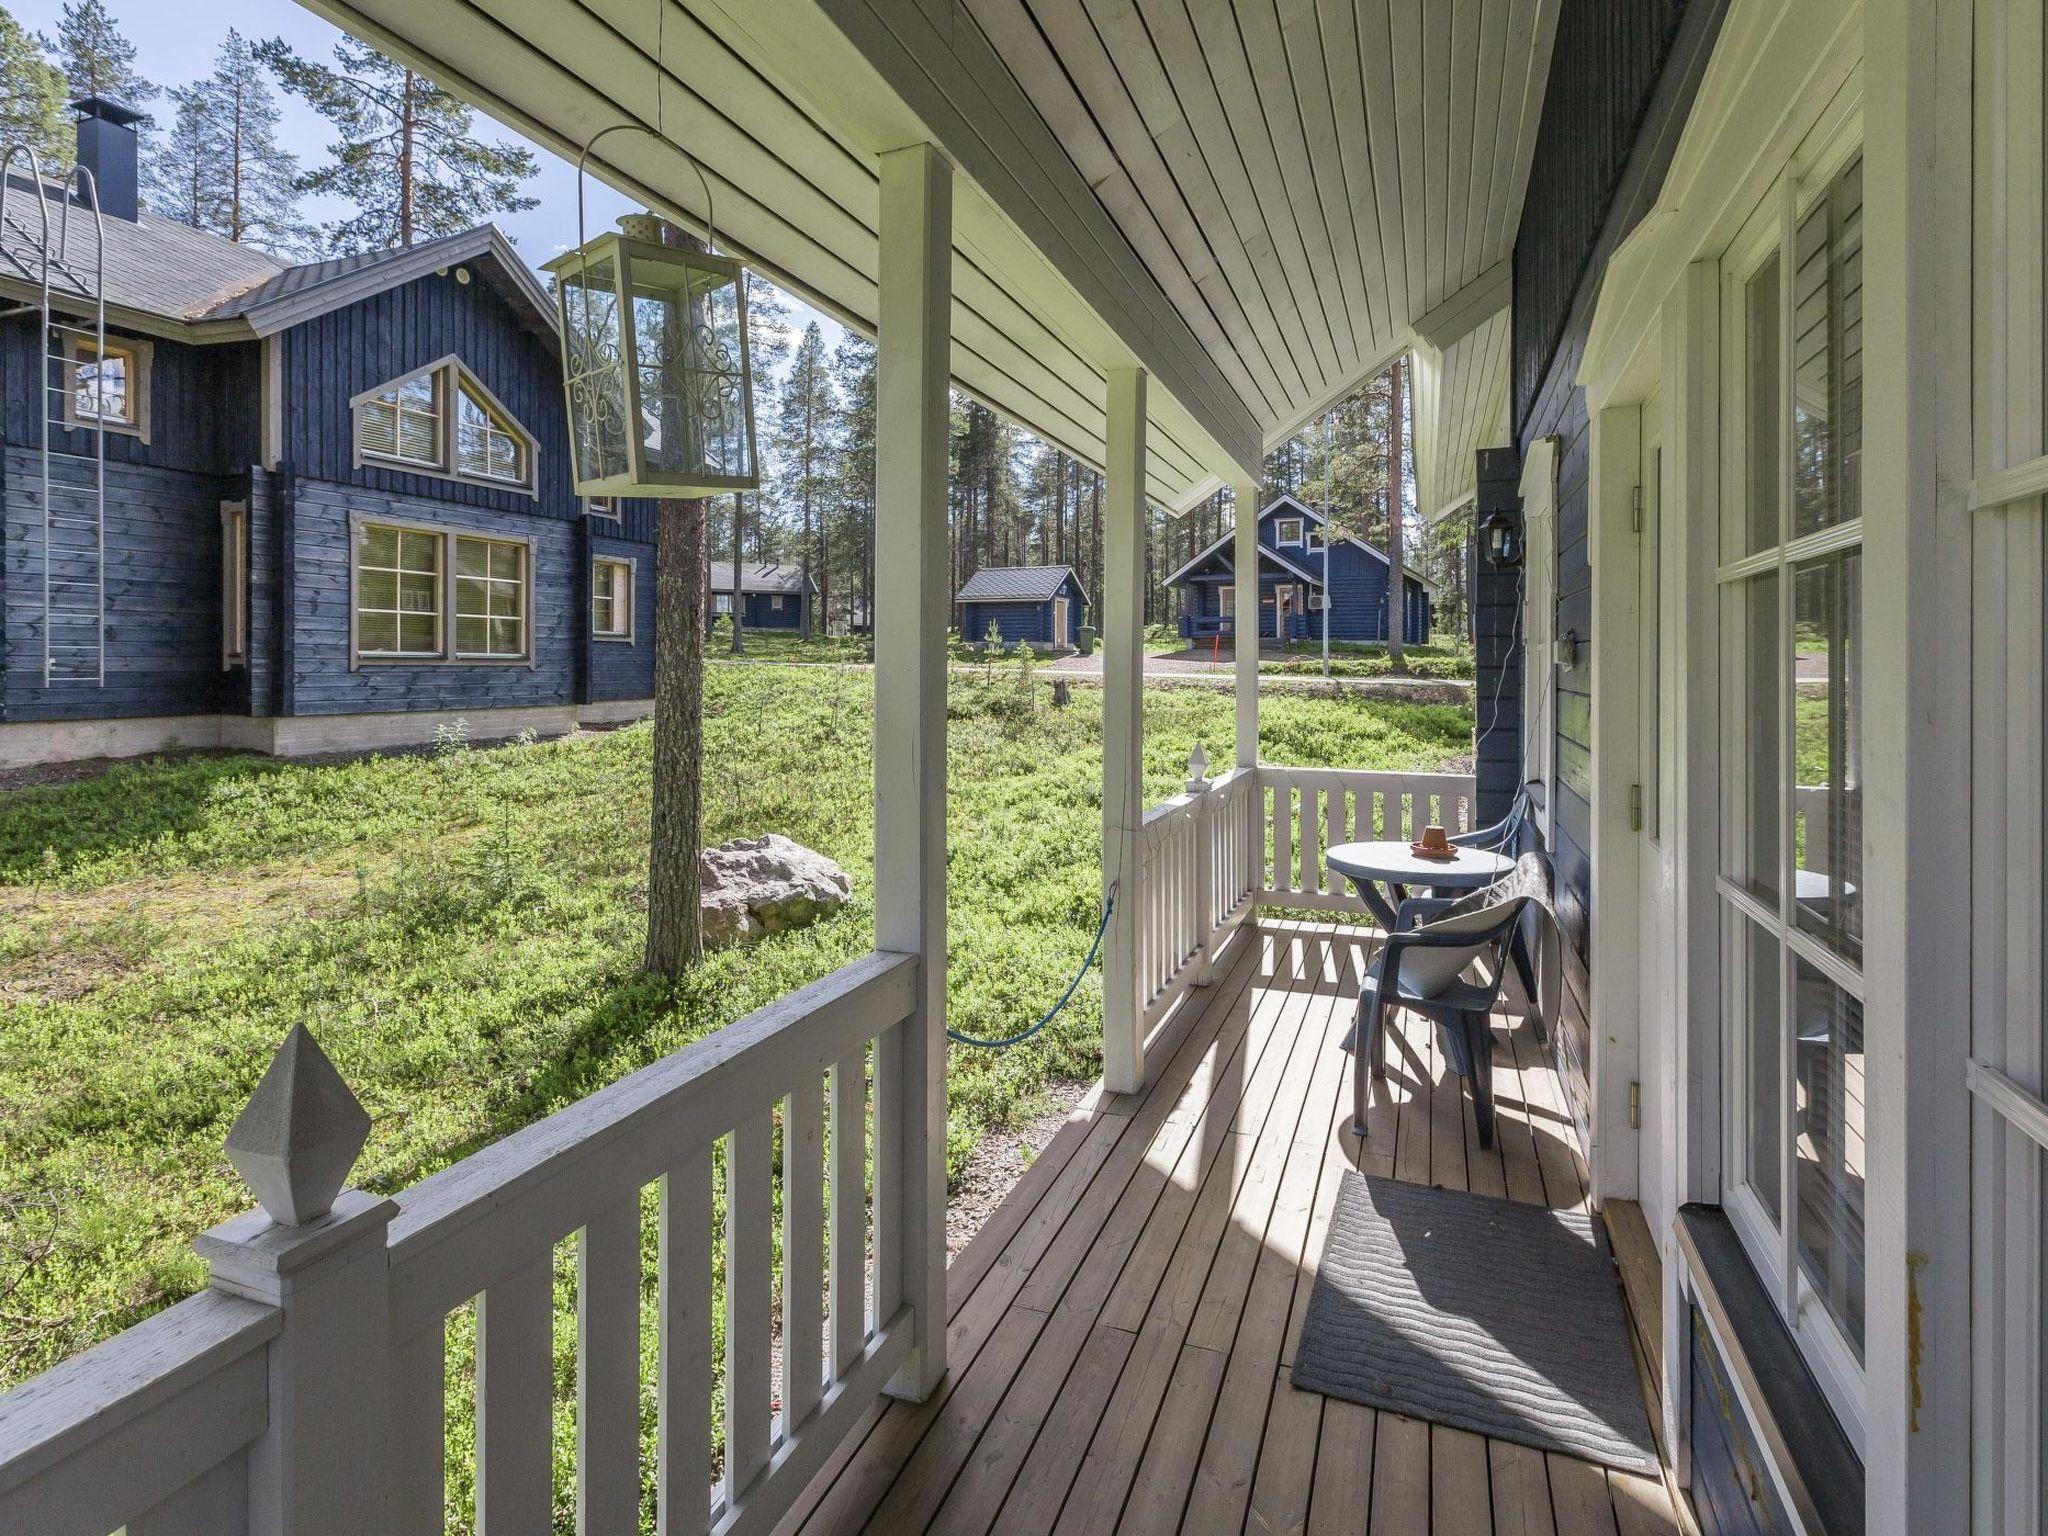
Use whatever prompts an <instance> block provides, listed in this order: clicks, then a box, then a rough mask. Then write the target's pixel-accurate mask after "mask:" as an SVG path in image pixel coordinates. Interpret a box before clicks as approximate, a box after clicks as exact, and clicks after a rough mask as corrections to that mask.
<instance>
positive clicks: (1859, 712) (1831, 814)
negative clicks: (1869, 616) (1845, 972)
mask: <svg viewBox="0 0 2048 1536" xmlns="http://www.w3.org/2000/svg"><path fill="white" fill-rule="evenodd" d="M1862 568H1863V558H1862V555H1861V554H1860V553H1859V552H1858V551H1856V550H1847V551H1844V552H1842V553H1840V554H1835V555H1830V556H1827V557H1826V558H1824V559H1821V560H1816V561H1814V562H1812V563H1811V564H1808V565H1802V566H1800V567H1798V568H1797V569H1796V570H1795V571H1794V573H1793V577H1792V592H1793V597H1792V605H1793V611H1792V625H1793V647H1794V666H1795V668H1796V671H1795V674H1794V685H1793V686H1794V690H1795V695H1796V697H1795V701H1794V704H1793V762H1792V769H1793V780H1794V786H1795V787H1794V788H1793V791H1792V806H1793V813H1794V822H1793V829H1792V839H1793V841H1792V853H1793V858H1794V862H1795V865H1796V868H1797V874H1796V877H1795V888H1794V891H1793V897H1794V906H1793V910H1794V912H1795V913H1796V914H1797V918H1798V923H1799V926H1800V927H1801V928H1803V929H1805V930H1806V931H1807V932H1808V933H1811V934H1812V935H1813V936H1814V937H1815V938H1817V939H1819V940H1820V941H1821V942H1822V943H1824V944H1826V945H1828V946H1829V947H1830V948H1832V949H1834V950H1836V951H1838V952H1839V953H1841V954H1842V955H1844V956H1846V957H1847V958H1849V959H1851V960H1860V959H1861V958H1862V954H1863V904H1862V889H1861V887H1862V884H1863V699H1862V692H1861V683H1862V678H1863V654H1862V652H1863V603H1862Z"/></svg>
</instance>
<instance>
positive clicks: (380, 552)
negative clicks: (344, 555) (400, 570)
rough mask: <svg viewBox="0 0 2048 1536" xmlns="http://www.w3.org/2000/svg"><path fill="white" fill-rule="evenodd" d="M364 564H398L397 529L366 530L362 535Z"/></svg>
mask: <svg viewBox="0 0 2048 1536" xmlns="http://www.w3.org/2000/svg"><path fill="white" fill-rule="evenodd" d="M360 538H361V541H362V551H363V564H365V565H382V566H387V567H389V566H395V565H397V564H398V530H397V529H396V528H365V529H363V531H362V533H361V535H360Z"/></svg>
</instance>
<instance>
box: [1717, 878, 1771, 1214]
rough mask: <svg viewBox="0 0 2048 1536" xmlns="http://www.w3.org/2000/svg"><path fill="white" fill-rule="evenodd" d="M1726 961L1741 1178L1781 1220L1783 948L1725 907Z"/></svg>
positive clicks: (1762, 931) (1746, 919) (1755, 926)
mask: <svg viewBox="0 0 2048 1536" xmlns="http://www.w3.org/2000/svg"><path fill="white" fill-rule="evenodd" d="M1724 911H1725V921H1726V923H1727V925H1728V929H1729V949H1730V955H1729V960H1730V962H1731V964H1732V966H1733V970H1732V973H1731V974H1732V977H1733V980H1734V982H1735V985H1734V986H1733V987H1731V988H1730V993H1729V995H1730V997H1731V998H1732V999H1733V1007H1734V1009H1735V1041H1736V1050H1737V1053H1738V1055H1739V1057H1740V1060H1739V1062H1738V1063H1737V1079H1736V1081H1737V1084H1738V1088H1737V1091H1738V1092H1739V1093H1740V1094H1741V1096H1742V1097H1741V1104H1740V1120H1741V1138H1742V1148H1743V1176H1742V1182H1743V1183H1744V1184H1746V1185H1748V1186H1749V1188H1750V1189H1751V1190H1752V1191H1753V1192H1754V1193H1755V1195H1756V1197H1757V1199H1758V1200H1760V1201H1762V1202H1763V1207H1764V1209H1765V1210H1767V1211H1768V1212H1770V1214H1771V1220H1772V1221H1774V1222H1779V1223H1782V1222H1783V1220H1784V1210H1783V1204H1784V1199H1783V1169H1784V1159H1783V1156H1782V1148H1783V1145H1784V1139H1785V1119H1784V1114H1783V1112H1782V1111H1781V1110H1780V1108H1779V1103H1780V1095H1779V1079H1780V1076H1781V1073H1782V1057H1783V1053H1782V1052H1781V1050H1780V1048H1779V1042H1780V1041H1781V1040H1782V1039H1783V1038H1784V1014H1783V1010H1782V1009H1781V1008H1780V1007H1779V991H1780V975H1779V969H1780V964H1781V956H1782V952H1781V951H1780V949H1779V947H1778V941H1777V939H1776V938H1775V937H1774V936H1773V935H1771V934H1769V933H1767V932H1765V931H1764V930H1763V929H1762V928H1759V927H1758V926H1757V925H1756V924H1755V923H1753V922H1751V921H1750V920H1749V919H1748V918H1746V917H1744V916H1743V915H1742V914H1741V913H1739V912H1737V911H1736V910H1735V909H1734V908H1732V907H1730V908H1726V909H1724Z"/></svg>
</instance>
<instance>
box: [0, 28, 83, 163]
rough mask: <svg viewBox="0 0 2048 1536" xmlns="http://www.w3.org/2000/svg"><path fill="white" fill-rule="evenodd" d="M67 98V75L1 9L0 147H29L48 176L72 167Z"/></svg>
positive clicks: (33, 39) (39, 45) (26, 32)
mask: <svg viewBox="0 0 2048 1536" xmlns="http://www.w3.org/2000/svg"><path fill="white" fill-rule="evenodd" d="M67 95H68V93H67V92H66V90H65V89H64V72H63V71H62V70H60V69H58V68H57V67H56V66H55V65H53V64H51V63H50V61H49V60H48V59H47V58H45V57H44V56H43V48H42V43H41V41H40V40H39V39H38V38H37V37H36V35H35V34H34V33H32V32H30V31H29V30H28V29H27V28H25V27H23V26H22V24H21V23H20V22H18V21H16V20H15V19H14V17H13V15H12V14H11V13H10V12H8V11H7V10H5V9H0V145H11V144H26V145H28V146H29V148H31V149H33V150H34V151H35V152H36V157H37V158H38V159H39V160H40V161H41V162H42V166H43V170H44V171H45V172H46V173H47V172H50V171H52V170H55V169H59V168H61V167H63V166H67V165H69V164H70V163H71V159H72V149H73V138H72V130H71V122H70V118H69V116H68V115H67V114H66V112H65V111H64V103H65V100H66V98H67Z"/></svg>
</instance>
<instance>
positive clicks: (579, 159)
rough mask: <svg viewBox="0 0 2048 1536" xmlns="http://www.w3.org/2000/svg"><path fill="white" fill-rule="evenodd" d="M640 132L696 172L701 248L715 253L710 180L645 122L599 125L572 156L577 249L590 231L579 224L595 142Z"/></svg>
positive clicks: (686, 154) (684, 152) (684, 151)
mask: <svg viewBox="0 0 2048 1536" xmlns="http://www.w3.org/2000/svg"><path fill="white" fill-rule="evenodd" d="M614 133H644V134H646V135H648V136H649V137H650V138H655V139H660V140H661V142H662V143H664V144H667V145H668V146H669V147H670V148H672V149H673V150H675V152H676V153H677V154H679V155H681V156H682V157H683V158H684V159H685V160H687V161H688V162H689V163H690V169H691V170H693V171H695V172H696V173H697V185H698V186H699V187H701V188H703V189H704V249H705V251H706V253H707V254H709V255H714V256H715V255H717V254H718V223H717V220H716V217H715V210H714V207H713V204H712V199H711V181H710V178H708V177H707V176H705V174H704V167H703V166H701V165H699V164H698V163H697V157H696V156H695V155H693V154H691V153H690V152H689V151H688V150H687V149H684V148H683V146H682V145H680V144H677V143H675V141H674V140H672V139H669V138H668V137H666V136H665V135H663V134H661V133H658V132H656V131H655V130H654V129H652V128H650V127H648V126H647V125H646V124H645V123H613V124H612V125H611V126H610V127H609V128H600V129H598V130H597V132H596V133H593V134H592V135H591V136H590V137H589V138H588V139H587V140H585V141H584V145H583V149H582V152H581V153H580V154H578V155H577V156H576V245H577V248H578V249H579V250H580V249H581V248H582V247H583V246H584V245H586V244H588V243H589V240H590V232H589V231H588V230H587V229H585V228H584V227H583V179H584V175H583V168H584V166H585V165H586V164H587V163H588V162H589V160H590V152H591V151H592V150H593V149H595V148H597V145H598V141H599V140H600V139H603V138H604V137H606V135H608V134H614Z"/></svg>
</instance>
